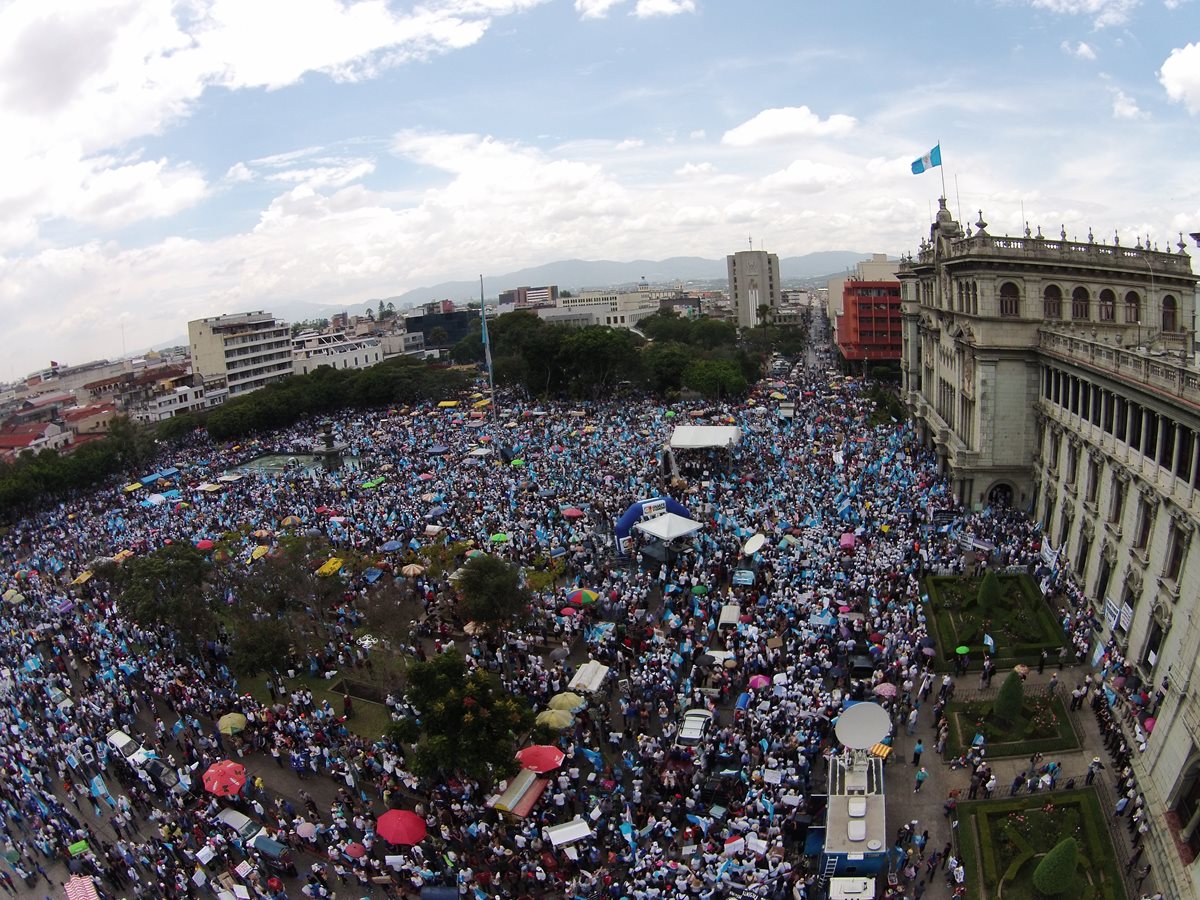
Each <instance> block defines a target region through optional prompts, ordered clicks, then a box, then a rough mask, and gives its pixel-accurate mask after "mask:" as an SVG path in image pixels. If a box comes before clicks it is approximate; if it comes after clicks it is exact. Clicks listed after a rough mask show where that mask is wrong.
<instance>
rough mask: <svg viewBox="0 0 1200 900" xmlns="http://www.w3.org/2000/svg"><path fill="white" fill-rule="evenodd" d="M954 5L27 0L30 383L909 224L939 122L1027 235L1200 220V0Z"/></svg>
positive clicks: (1006, 217)
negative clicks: (417, 298)
mask: <svg viewBox="0 0 1200 900" xmlns="http://www.w3.org/2000/svg"><path fill="white" fill-rule="evenodd" d="M929 9H930V10H935V11H931V12H928V13H921V14H918V13H917V12H916V10H915V7H913V6H912V5H911V4H902V3H896V2H894V0H859V2H854V3H847V2H832V3H829V2H827V3H809V2H798V0H424V2H422V3H419V4H414V3H412V2H410V0H358V2H356V0H177V2H174V3H172V2H168V0H7V2H5V0H0V135H2V136H3V137H2V138H0V313H2V314H3V315H4V319H5V323H6V327H5V328H4V330H3V338H2V339H0V349H2V350H3V351H4V354H3V355H4V360H3V363H5V365H4V366H3V369H0V379H8V378H10V377H12V376H13V375H17V376H19V375H21V374H23V373H24V372H26V371H28V370H31V369H34V368H38V367H42V366H45V365H47V364H48V361H49V360H50V359H52V358H53V359H57V360H59V361H62V362H74V363H77V362H83V361H85V360H87V359H93V358H97V357H102V356H114V355H117V354H119V353H120V351H121V347H122V325H123V326H124V341H125V344H126V345H127V346H128V348H129V349H130V350H133V349H135V348H138V347H144V346H148V345H150V344H153V343H156V342H159V341H162V340H166V339H168V338H171V337H174V336H177V335H180V334H183V333H185V331H186V322H187V320H188V319H190V318H196V317H198V316H202V315H213V314H218V313H221V312H231V311H237V310H243V309H257V308H267V309H270V308H272V307H273V306H278V305H279V304H280V303H282V302H284V301H285V300H286V301H287V302H289V303H290V302H294V301H297V300H299V301H310V302H313V303H321V304H326V303H337V304H346V305H349V306H351V307H354V306H357V307H359V308H360V309H361V304H362V303H363V301H365V300H366V299H369V298H371V297H378V296H388V295H393V294H397V293H400V292H402V291H404V290H407V289H409V288H413V287H418V286H420V285H426V284H433V283H437V282H438V281H442V280H446V279H450V278H471V277H473V276H474V275H476V274H477V273H480V272H483V273H488V274H500V273H503V272H506V271H511V270H514V269H517V268H520V267H523V266H527V265H536V264H538V263H542V262H549V261H553V260H557V259H565V258H572V257H581V258H588V259H600V258H605V259H633V258H638V257H644V258H661V257H666V256H673V255H698V256H708V257H717V256H722V255H724V254H725V253H727V252H729V251H731V250H734V249H739V248H741V247H743V246H745V245H746V240H747V237H748V236H750V235H753V237H754V240H755V242H756V243H758V242H760V241H761V242H763V243H764V244H765V246H766V247H767V248H768V249H770V250H773V251H775V252H778V253H779V254H780V255H792V254H802V253H806V252H810V251H814V250H832V249H853V250H861V251H886V252H888V253H891V254H897V253H899V252H901V251H904V250H907V249H912V248H914V247H915V246H916V245H917V244H918V242H919V241H920V237H921V235H922V233H926V232H927V227H928V221H929V215H930V213H929V210H930V204H935V203H936V198H937V196H938V194H939V192H940V181H939V178H938V173H937V171H936V170H935V171H934V172H933V173H931V174H926V175H921V176H913V175H912V174H911V173H910V172H909V164H910V162H911V161H912V160H913V158H914V157H916V156H919V155H921V154H923V153H925V152H926V151H928V150H929V149H930V147H931V146H933V144H934V143H935V142H937V141H938V140H940V141H941V144H942V150H943V159H944V161H945V175H946V179H947V186H948V189H949V194H950V200H951V207H952V209H953V208H956V207H957V205H958V202H959V201H958V197H961V206H962V208H963V210H964V211H965V212H968V213H969V219H970V221H974V219H975V218H976V213H975V210H977V209H979V208H980V207H982V208H983V210H984V216H985V218H986V219H987V220H988V221H989V222H990V223H991V230H992V231H993V232H997V231H1009V232H1012V233H1017V232H1019V231H1020V230H1021V229H1022V228H1023V222H1022V208H1023V209H1024V217H1025V218H1027V219H1028V220H1029V221H1030V222H1031V223H1032V224H1033V225H1034V226H1036V225H1038V224H1039V223H1040V224H1042V225H1043V226H1045V227H1046V228H1047V230H1048V231H1050V232H1052V233H1057V232H1058V230H1059V227H1060V225H1062V224H1065V226H1066V228H1067V231H1068V233H1069V234H1071V235H1079V236H1080V237H1083V236H1084V235H1086V233H1087V230H1088V228H1089V227H1091V228H1094V229H1095V232H1096V234H1097V236H1100V235H1107V236H1110V239H1111V235H1112V233H1113V231H1114V230H1118V231H1119V232H1120V233H1121V235H1122V239H1123V240H1133V239H1135V238H1136V236H1137V235H1139V234H1140V235H1143V236H1144V235H1147V234H1149V235H1151V236H1152V239H1153V240H1156V241H1158V242H1160V243H1162V242H1165V241H1167V240H1168V239H1169V240H1170V241H1171V242H1172V243H1173V242H1174V241H1175V240H1176V239H1177V238H1176V237H1175V232H1177V231H1180V230H1182V231H1184V232H1185V233H1186V232H1189V231H1197V230H1200V177H1198V175H1200V169H1198V163H1200V150H1198V148H1200V141H1198V140H1197V134H1198V129H1200V0H1165V2H1164V0H943V2H942V3H940V4H937V5H936V6H934V7H930V8H929ZM955 176H956V177H955ZM956 182H957V188H956V186H955V185H956ZM956 191H957V195H956ZM785 274H786V273H785Z"/></svg>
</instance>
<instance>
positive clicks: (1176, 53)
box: [1158, 43, 1200, 114]
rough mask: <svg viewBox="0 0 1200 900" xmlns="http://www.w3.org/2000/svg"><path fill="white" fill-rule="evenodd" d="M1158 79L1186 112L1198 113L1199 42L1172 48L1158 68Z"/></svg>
mask: <svg viewBox="0 0 1200 900" xmlns="http://www.w3.org/2000/svg"><path fill="white" fill-rule="evenodd" d="M1158 80H1159V81H1160V82H1161V83H1162V86H1163V87H1164V88H1166V89H1167V96H1168V97H1170V98H1171V99H1172V100H1174V101H1175V102H1176V103H1182V104H1183V105H1184V106H1185V107H1186V108H1187V111H1188V112H1190V113H1192V114H1197V113H1200V43H1195V44H1188V45H1187V46H1186V47H1179V48H1176V49H1174V50H1172V51H1171V55H1170V56H1168V57H1167V59H1166V61H1165V62H1164V63H1163V64H1162V68H1161V69H1159V70H1158Z"/></svg>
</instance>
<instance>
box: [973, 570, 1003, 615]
mask: <svg viewBox="0 0 1200 900" xmlns="http://www.w3.org/2000/svg"><path fill="white" fill-rule="evenodd" d="M975 603H976V605H978V607H979V610H980V612H982V613H983V615H985V616H993V615H995V614H996V610H997V608H998V607H999V606H1000V579H999V578H997V577H996V573H995V572H993V571H992V570H991V569H988V570H987V571H986V572H984V574H983V578H982V579H981V580H980V582H979V593H977V594H976V595H975Z"/></svg>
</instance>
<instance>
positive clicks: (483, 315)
mask: <svg viewBox="0 0 1200 900" xmlns="http://www.w3.org/2000/svg"><path fill="white" fill-rule="evenodd" d="M479 316H480V320H481V321H482V329H481V331H482V335H481V336H482V338H483V359H484V362H485V363H486V364H487V374H488V390H489V392H490V393H491V395H492V397H491V399H492V415H493V416H494V417H495V418H496V419H497V421H498V420H499V418H500V410H499V409H498V408H497V405H496V378H495V375H494V374H493V373H492V342H491V339H490V338H489V337H488V330H487V304H486V303H485V302H484V300H483V275H480V276H479Z"/></svg>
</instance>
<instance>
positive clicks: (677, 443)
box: [671, 425, 742, 450]
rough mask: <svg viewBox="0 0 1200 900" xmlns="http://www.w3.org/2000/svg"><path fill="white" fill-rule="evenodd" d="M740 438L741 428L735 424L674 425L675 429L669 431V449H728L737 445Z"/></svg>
mask: <svg viewBox="0 0 1200 900" xmlns="http://www.w3.org/2000/svg"><path fill="white" fill-rule="evenodd" d="M741 439H742V429H740V428H738V427H737V426H736V425H676V426H675V430H674V431H673V432H671V449H672V450H704V449H707V448H709V447H720V448H724V449H728V448H730V447H735V446H737V444H738V442H739V441H741Z"/></svg>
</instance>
